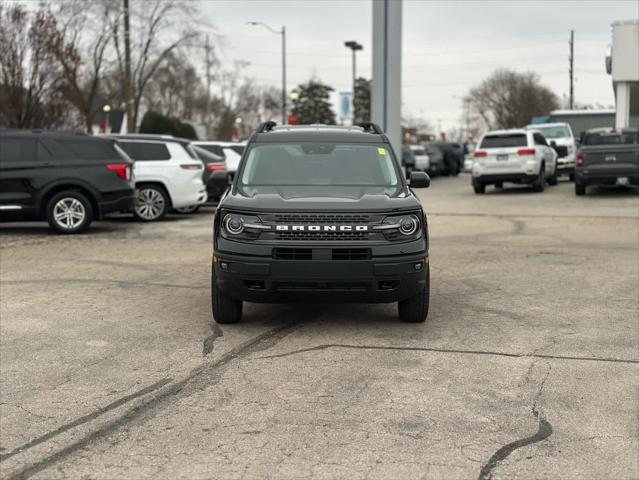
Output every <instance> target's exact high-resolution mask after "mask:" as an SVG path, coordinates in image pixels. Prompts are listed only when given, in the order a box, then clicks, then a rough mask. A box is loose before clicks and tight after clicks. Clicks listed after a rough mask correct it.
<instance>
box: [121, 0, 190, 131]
mask: <svg viewBox="0 0 639 480" xmlns="http://www.w3.org/2000/svg"><path fill="white" fill-rule="evenodd" d="M198 13H199V10H198V7H197V5H196V4H194V3H192V2H184V1H180V0H143V1H140V0H138V1H135V2H131V10H130V16H131V34H132V35H131V56H132V84H133V85H132V89H133V99H132V101H133V118H131V119H129V121H131V122H133V125H137V123H138V118H139V116H140V108H141V104H142V100H143V98H144V93H145V91H146V88H147V87H148V85H149V82H150V81H151V79H152V77H153V76H154V74H155V73H156V72H157V70H158V68H160V66H161V65H162V62H163V61H164V60H165V59H166V58H167V56H168V55H169V54H171V53H172V52H174V51H175V50H176V49H178V48H179V47H180V46H186V45H188V43H189V42H191V41H195V40H196V39H197V38H198V36H199V33H198V31H197V29H196V28H195V27H198V26H200V25H202V24H201V22H200V21H199V20H198V15H197V14H198ZM176 26H183V28H182V29H179V28H176ZM112 39H113V45H114V47H115V53H116V58H117V65H118V73H119V76H120V79H121V85H124V78H125V77H124V71H125V67H124V45H123V39H122V27H121V26H120V25H119V24H116V26H115V28H114V29H113V31H112ZM184 88H187V87H186V86H184Z"/></svg>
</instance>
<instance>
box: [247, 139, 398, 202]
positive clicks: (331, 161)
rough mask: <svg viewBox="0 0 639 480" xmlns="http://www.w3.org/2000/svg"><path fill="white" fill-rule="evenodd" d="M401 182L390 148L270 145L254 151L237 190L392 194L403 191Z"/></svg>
mask: <svg viewBox="0 0 639 480" xmlns="http://www.w3.org/2000/svg"><path fill="white" fill-rule="evenodd" d="M400 178H401V177H400V175H399V170H398V169H397V166H396V164H395V161H394V159H393V157H392V156H391V153H390V151H389V150H388V148H387V146H380V145H366V144H356V145H352V144H335V143H328V142H325V143H301V144H282V145H280V144H267V145H255V146H253V147H252V148H251V150H250V151H249V154H248V157H247V158H246V163H245V164H244V168H243V170H242V175H241V177H240V178H239V181H238V187H239V188H240V189H242V190H243V191H244V192H248V193H251V192H253V193H255V191H256V190H255V189H259V191H265V188H266V187H276V188H279V187H303V189H305V190H306V191H308V190H309V188H310V189H312V190H315V189H316V188H317V189H322V190H326V189H327V188H328V187H330V188H335V187H336V188H343V187H346V188H348V187H356V188H366V189H371V188H372V189H378V190H383V191H385V192H386V193H389V190H390V191H398V190H399V189H401V188H402V182H401V180H400ZM296 190H299V188H296ZM313 195H314V196H315V195H317V192H316V191H314V192H313Z"/></svg>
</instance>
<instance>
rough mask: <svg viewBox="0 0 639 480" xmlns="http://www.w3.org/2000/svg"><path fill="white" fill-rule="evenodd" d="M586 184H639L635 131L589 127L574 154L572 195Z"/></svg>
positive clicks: (581, 192) (638, 133) (638, 137)
mask: <svg viewBox="0 0 639 480" xmlns="http://www.w3.org/2000/svg"><path fill="white" fill-rule="evenodd" d="M589 185H635V186H637V185H639V130H637V129H635V128H624V129H615V128H597V129H594V130H589V131H588V132H586V135H585V136H584V140H583V143H582V145H581V147H580V149H579V152H578V153H577V162H576V164H575V194H576V195H585V194H586V188H587V187H588V186H589Z"/></svg>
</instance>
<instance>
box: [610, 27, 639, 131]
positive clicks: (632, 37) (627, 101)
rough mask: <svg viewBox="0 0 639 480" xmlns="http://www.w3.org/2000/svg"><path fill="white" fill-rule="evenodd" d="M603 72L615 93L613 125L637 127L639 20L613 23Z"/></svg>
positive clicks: (638, 126)
mask: <svg viewBox="0 0 639 480" xmlns="http://www.w3.org/2000/svg"><path fill="white" fill-rule="evenodd" d="M611 29H612V32H611V33H612V45H611V50H610V52H609V55H608V56H607V57H606V70H607V72H608V74H610V75H611V76H612V88H613V90H614V92H615V104H616V106H615V126H616V127H618V128H623V127H635V128H639V20H624V21H620V22H614V23H613V24H612V26H611Z"/></svg>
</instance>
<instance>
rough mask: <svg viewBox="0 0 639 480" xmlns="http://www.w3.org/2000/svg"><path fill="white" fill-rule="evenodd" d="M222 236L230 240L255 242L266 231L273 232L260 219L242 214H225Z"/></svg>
mask: <svg viewBox="0 0 639 480" xmlns="http://www.w3.org/2000/svg"><path fill="white" fill-rule="evenodd" d="M221 225H222V236H223V237H224V238H227V239H229V240H255V239H256V238H258V237H259V236H260V233H261V232H262V231H264V230H271V226H270V225H264V224H263V223H262V221H261V220H260V219H259V217H256V216H255V215H245V214H242V213H224V214H223V216H222V222H221Z"/></svg>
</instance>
